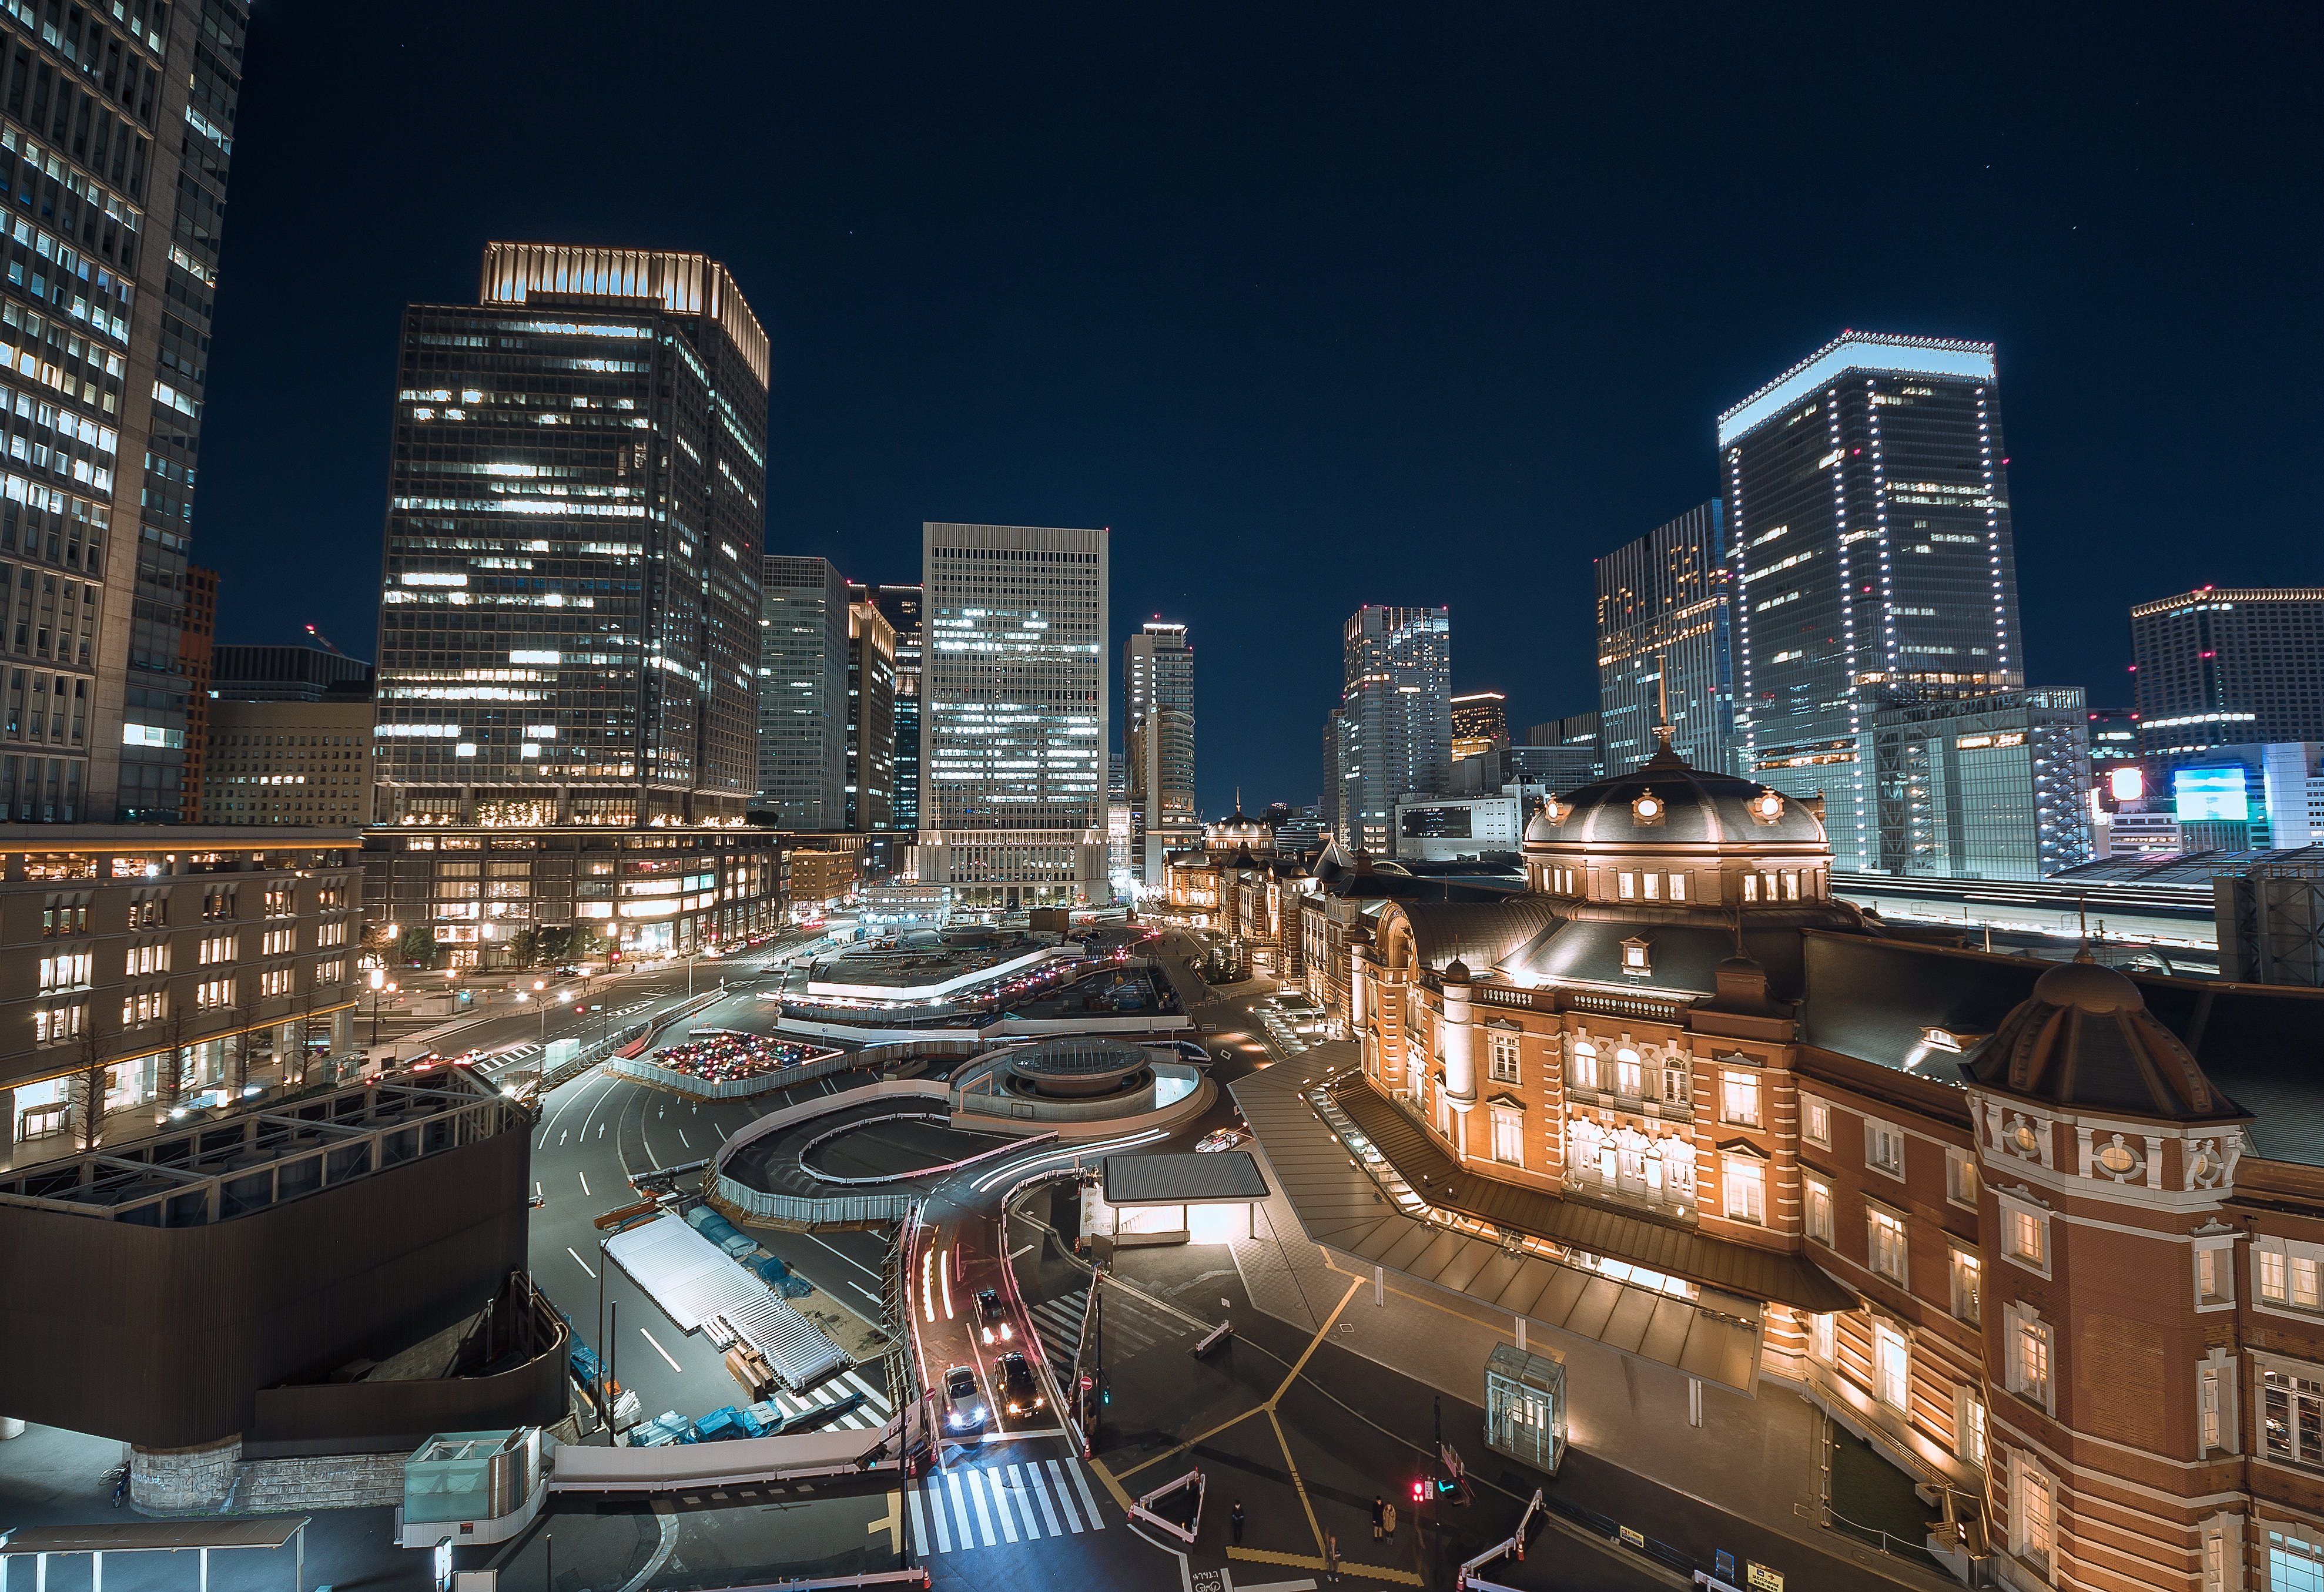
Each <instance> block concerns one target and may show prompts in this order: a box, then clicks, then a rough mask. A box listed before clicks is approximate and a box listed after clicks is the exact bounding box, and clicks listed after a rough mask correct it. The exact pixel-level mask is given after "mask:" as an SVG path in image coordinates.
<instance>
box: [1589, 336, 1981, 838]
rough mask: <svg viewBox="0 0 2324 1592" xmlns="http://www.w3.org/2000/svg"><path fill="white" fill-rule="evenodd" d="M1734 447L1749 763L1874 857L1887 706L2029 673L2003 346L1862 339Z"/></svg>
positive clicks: (1840, 345) (1772, 405)
mask: <svg viewBox="0 0 2324 1592" xmlns="http://www.w3.org/2000/svg"><path fill="white" fill-rule="evenodd" d="M1719 454H1720V488H1721V492H1722V494H1723V498H1724V502H1725V504H1726V520H1727V523H1726V528H1725V529H1726V536H1727V566H1728V569H1729V575H1730V577H1731V578H1730V583H1729V584H1730V588H1731V593H1732V602H1733V605H1734V643H1735V732H1736V736H1737V739H1738V741H1739V742H1740V749H1739V754H1738V756H1739V762H1738V770H1737V771H1738V773H1740V774H1742V775H1743V776H1745V777H1746V778H1752V779H1757V780H1761V781H1764V782H1765V783H1766V784H1768V785H1770V786H1773V787H1775V788H1776V789H1778V790H1782V791H1786V792H1789V793H1791V794H1794V795H1796V796H1813V795H1816V794H1819V793H1821V795H1822V796H1823V797H1824V799H1825V818H1824V824H1825V829H1826V832H1827V833H1828V834H1829V836H1830V838H1831V847H1832V851H1833V855H1834V856H1835V857H1836V859H1837V860H1838V866H1839V867H1840V868H1841V869H1842V870H1863V869H1873V868H1877V867H1879V866H1880V865H1881V863H1880V845H1879V836H1880V831H1881V827H1882V816H1881V814H1880V812H1879V806H1878V791H1877V783H1878V782H1877V779H1876V778H1875V770H1874V766H1873V764H1874V758H1873V747H1872V745H1871V743H1870V733H1871V729H1872V723H1871V720H1872V715H1873V714H1874V713H1876V712H1878V711H1880V710H1882V709H1885V708H1902V707H1909V706H1915V705H1919V704H1929V703H1937V702H1944V701H1949V700H1960V699H1965V698H1969V697H1974V696H1978V695H1984V694H1986V693H1989V692H1995V691H2004V690H2011V689H2015V688H2017V687H2019V686H2023V685H2024V664H2023V661H2022V659H2023V647H2022V643H2021V641H2020V640H2019V631H2018V622H2017V573H2016V571H2017V566H2016V556H2015V551H2014V548H2013V546H2012V542H2011V532H2010V522H2009V480H2008V473H2007V468H2006V466H2007V465H2008V462H2009V461H2008V457H2007V449H2006V446H2005V444H2004V443H2003V441H2002V433H2001V408H2000V398H1999V389H1998V387H1997V383H1996V381H1995V367H1994V354H1993V345H1991V344H1990V343H1956V342H1949V341H1945V340H1941V339H1938V338H1932V337H1897V336H1879V335H1875V334H1871V333H1864V332H1850V333H1849V334H1847V335H1845V336H1841V337H1839V338H1837V339H1835V340H1834V341H1833V342H1831V344H1829V345H1826V346H1824V347H1823V348H1821V349H1819V350H1817V351H1816V353H1814V354H1812V355H1810V356H1809V357H1808V358H1807V359H1804V360H1803V361H1801V362H1800V363H1798V364H1796V365H1794V366H1793V367H1792V368H1791V369H1790V370H1788V371H1786V372H1784V373H1783V374H1782V375H1781V376H1779V377H1777V378H1776V379H1775V381H1773V382H1769V383H1768V384H1767V385H1766V386H1765V387H1763V388H1761V389H1760V390H1759V391H1757V392H1755V393H1753V394H1752V395H1751V396H1750V397H1749V398H1748V399H1746V400H1743V401H1742V402H1741V403H1738V404H1737V405H1736V406H1735V407H1734V408H1732V409H1730V410H1728V411H1727V412H1726V413H1725V414H1723V415H1721V416H1720V419H1719ZM1609 728H1610V726H1609ZM1610 764H1611V759H1610V758H1609V766H1610Z"/></svg>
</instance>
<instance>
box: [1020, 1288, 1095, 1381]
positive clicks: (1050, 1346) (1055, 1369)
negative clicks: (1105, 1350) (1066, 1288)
mask: <svg viewBox="0 0 2324 1592" xmlns="http://www.w3.org/2000/svg"><path fill="white" fill-rule="evenodd" d="M1088 1308H1089V1289H1088V1287H1087V1286H1086V1285H1084V1286H1083V1287H1079V1288H1076V1289H1074V1291H1073V1292H1072V1293H1060V1294H1058V1295H1057V1296H1056V1298H1055V1299H1045V1300H1043V1301H1042V1302H1040V1303H1038V1304H1037V1305H1034V1306H1033V1307H1032V1311H1033V1326H1034V1330H1035V1331H1036V1332H1037V1335H1038V1336H1039V1338H1040V1339H1041V1355H1042V1357H1043V1358H1045V1359H1047V1361H1048V1362H1049V1377H1050V1380H1052V1381H1053V1382H1055V1383H1056V1385H1058V1386H1059V1387H1061V1388H1062V1387H1064V1386H1065V1385H1067V1384H1068V1382H1069V1381H1070V1379H1071V1378H1072V1376H1073V1374H1074V1348H1076V1347H1077V1346H1078V1345H1079V1344H1080V1342H1081V1338H1082V1311H1084V1310H1086V1309H1088Z"/></svg>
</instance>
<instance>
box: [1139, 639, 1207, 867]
mask: <svg viewBox="0 0 2324 1592" xmlns="http://www.w3.org/2000/svg"><path fill="white" fill-rule="evenodd" d="M1121 717H1122V737H1121V738H1122V751H1123V762H1124V764H1125V768H1126V772H1127V773H1128V776H1129V779H1128V789H1127V791H1126V792H1125V793H1124V794H1125V795H1126V796H1127V798H1128V800H1129V803H1130V868H1131V870H1132V871H1133V872H1135V873H1136V874H1137V875H1138V878H1139V882H1140V883H1142V884H1144V885H1147V886H1148V887H1150V888H1157V889H1159V888H1164V887H1166V886H1167V884H1168V883H1169V875H1168V871H1167V869H1166V868H1165V867H1164V864H1163V859H1164V857H1165V856H1166V855H1167V853H1168V852H1170V851H1176V850H1179V849H1182V848H1184V847H1186V846H1191V845H1195V844H1198V843H1200V842H1201V840H1202V831H1203V826H1202V824H1201V822H1200V821H1199V819H1198V818H1197V817H1196V815H1195V812H1194V648H1193V647H1191V646H1189V645H1188V644H1187V641H1186V627H1185V625H1181V624H1167V623H1165V622H1163V621H1160V620H1158V619H1157V620H1150V621H1148V622H1147V624H1146V627H1145V628H1144V629H1143V630H1139V632H1138V634H1136V635H1134V636H1132V637H1130V639H1129V640H1126V641H1124V642H1123V643H1122V644H1121Z"/></svg>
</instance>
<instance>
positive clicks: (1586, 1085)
mask: <svg viewBox="0 0 2324 1592" xmlns="http://www.w3.org/2000/svg"><path fill="white" fill-rule="evenodd" d="M1572 1073H1573V1087H1574V1088H1576V1089H1587V1090H1592V1091H1593V1092H1594V1091H1595V1090H1597V1088H1598V1046H1597V1045H1596V1044H1593V1043H1591V1041H1590V1040H1587V1039H1577V1040H1575V1041H1574V1042H1573V1065H1572Z"/></svg>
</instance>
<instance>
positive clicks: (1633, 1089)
mask: <svg viewBox="0 0 2324 1592" xmlns="http://www.w3.org/2000/svg"><path fill="white" fill-rule="evenodd" d="M1641 1087H1642V1082H1641V1079H1640V1075H1639V1067H1638V1053H1637V1051H1635V1050H1632V1049H1631V1048H1630V1047H1629V1046H1628V1045H1627V1044H1626V1045H1623V1046H1622V1047H1621V1048H1620V1049H1619V1050H1617V1051H1616V1052H1615V1053H1614V1092H1615V1093H1616V1094H1618V1095H1624V1096H1627V1097H1628V1098H1629V1099H1632V1100H1636V1099H1637V1097H1638V1092H1639V1090H1640V1089H1641Z"/></svg>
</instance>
